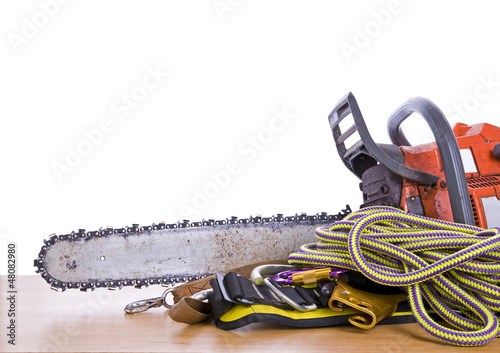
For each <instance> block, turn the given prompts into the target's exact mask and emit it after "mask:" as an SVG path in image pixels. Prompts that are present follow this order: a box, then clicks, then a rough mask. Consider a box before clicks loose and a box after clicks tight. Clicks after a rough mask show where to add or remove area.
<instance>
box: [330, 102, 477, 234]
mask: <svg viewBox="0 0 500 353" xmlns="http://www.w3.org/2000/svg"><path fill="white" fill-rule="evenodd" d="M414 112H418V113H420V114H421V115H422V116H423V117H424V118H425V119H426V120H427V122H428V124H429V125H430V126H431V129H432V130H433V133H434V135H435V137H436V140H438V139H439V140H442V141H440V142H439V143H438V149H439V152H440V153H441V156H442V159H449V160H447V161H446V163H447V166H446V167H445V177H446V180H447V182H448V180H451V183H449V182H448V191H449V197H450V203H451V207H452V213H453V218H454V220H455V222H458V223H464V224H470V225H474V224H475V221H474V216H473V213H472V206H471V204H470V202H468V200H469V195H468V190H467V183H466V181H465V172H464V169H463V164H462V160H461V158H460V151H459V149H458V145H457V142H456V139H455V136H454V134H453V131H452V130H451V127H450V126H449V124H448V122H447V121H446V118H445V117H444V115H443V113H442V112H441V111H440V110H439V108H437V107H436V106H435V105H434V104H433V103H432V102H430V101H429V100H427V99H424V98H413V99H410V100H408V101H407V102H406V103H404V104H403V105H401V106H400V107H399V108H398V109H397V110H396V111H395V112H394V113H393V114H392V115H391V117H390V118H389V131H390V135H391V139H393V143H394V144H395V145H398V146H399V145H408V140H407V139H406V137H404V134H403V133H402V131H401V127H400V125H401V123H402V122H403V121H404V120H405V119H406V118H407V117H409V116H410V115H411V114H413V113H414ZM348 115H352V118H353V120H354V125H352V126H351V127H349V128H348V129H347V130H346V131H344V132H342V131H341V130H340V126H339V124H340V122H341V121H342V120H343V119H344V118H345V117H346V116H348ZM328 120H329V122H330V128H331V130H332V134H333V138H334V140H335V144H336V146H337V151H338V153H339V155H340V158H341V159H342V161H343V162H344V164H345V165H346V167H347V168H348V169H349V170H350V171H351V172H352V173H354V174H355V175H356V176H357V177H358V178H360V179H361V177H362V175H363V173H364V172H365V171H366V170H367V169H368V168H370V167H372V166H374V165H376V164H377V163H380V164H382V165H383V166H385V167H386V168H387V169H388V170H390V171H391V172H392V173H394V174H396V175H398V176H400V177H402V178H404V179H408V180H413V181H416V182H418V183H420V184H423V185H436V184H437V182H438V181H439V180H440V179H441V178H440V177H439V176H437V175H434V174H429V173H426V172H423V171H421V170H417V169H413V168H409V167H407V166H406V165H404V164H403V163H402V162H400V161H399V160H398V159H400V157H401V155H400V152H399V149H397V148H396V149H397V150H398V151H396V152H395V151H394V149H392V150H391V149H389V148H387V147H386V146H385V147H384V146H383V145H379V144H377V143H375V141H374V140H373V139H372V137H371V135H370V133H369V132H368V128H367V126H366V123H365V120H364V118H363V115H362V114H361V111H360V109H359V106H358V103H357V102H356V99H355V98H354V95H353V94H352V93H351V92H349V93H348V94H347V95H345V96H344V97H343V98H342V99H341V100H340V102H339V103H338V104H337V106H336V107H335V108H334V109H333V111H332V112H331V114H330V115H329V117H328ZM445 126H447V127H445ZM436 130H439V133H437V131H436ZM355 132H358V134H359V137H360V140H358V141H357V142H356V143H354V144H353V145H352V146H350V147H349V148H347V147H346V145H345V141H346V140H347V139H348V138H349V137H350V136H352V135H353V134H354V133H355ZM436 134H437V135H436ZM382 147H384V148H383V149H384V150H383V149H382ZM389 147H390V146H389ZM392 147H394V148H395V146H392ZM398 153H399V155H398ZM444 156H446V157H444ZM398 157H399V158H398ZM443 166H444V165H443Z"/></svg>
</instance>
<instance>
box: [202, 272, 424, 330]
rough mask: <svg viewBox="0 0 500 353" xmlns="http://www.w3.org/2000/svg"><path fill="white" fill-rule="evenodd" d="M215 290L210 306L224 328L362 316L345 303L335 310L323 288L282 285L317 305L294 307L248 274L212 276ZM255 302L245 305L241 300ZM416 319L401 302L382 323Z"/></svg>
mask: <svg viewBox="0 0 500 353" xmlns="http://www.w3.org/2000/svg"><path fill="white" fill-rule="evenodd" d="M211 284H212V287H213V293H212V296H211V297H210V307H211V310H212V317H213V320H214V323H215V325H216V326H217V327H218V328H221V329H224V330H233V329H237V328H240V327H242V326H245V325H248V324H251V323H256V322H268V323H276V324H280V325H286V326H291V327H304V328H305V327H325V326H334V325H344V324H348V323H349V322H350V321H349V320H350V318H352V317H353V316H355V315H358V316H359V313H360V311H358V310H356V309H354V308H352V307H348V306H346V307H345V308H343V309H342V311H334V310H331V309H330V308H328V307H325V305H323V304H321V301H320V297H319V296H320V294H321V292H320V287H319V286H317V287H314V288H304V287H295V288H294V287H282V288H281V290H282V291H283V292H284V293H286V295H287V296H289V297H293V298H294V299H295V300H296V301H297V302H299V301H300V302H301V303H302V304H303V305H310V304H313V303H314V304H316V305H317V306H318V309H317V310H313V311H307V312H304V311H298V310H293V309H292V308H291V307H290V306H288V305H287V304H285V303H284V302H283V301H282V300H281V299H279V298H278V297H276V296H275V295H274V293H272V291H270V290H269V288H268V287H266V286H264V285H262V286H257V285H255V284H253V283H251V281H250V280H248V279H247V278H245V277H242V276H237V275H236V274H234V273H232V274H228V275H226V276H224V277H223V280H221V279H220V278H219V279H212V281H211ZM252 301H253V302H254V304H252V305H243V304H241V303H242V302H248V303H249V302H252ZM408 322H414V319H413V315H412V313H411V311H410V310H409V306H408V303H407V302H406V301H405V302H402V303H399V305H398V306H397V310H396V312H395V313H394V314H393V315H392V316H390V317H388V318H386V319H384V320H383V321H382V323H383V324H395V323H408Z"/></svg>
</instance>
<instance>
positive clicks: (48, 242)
mask: <svg viewBox="0 0 500 353" xmlns="http://www.w3.org/2000/svg"><path fill="white" fill-rule="evenodd" d="M351 212H352V211H351V208H350V207H349V205H346V208H345V209H343V210H342V211H340V212H339V213H338V214H333V215H332V214H327V213H326V212H321V213H318V214H316V215H308V214H306V213H301V214H295V215H294V216H283V214H277V215H276V216H271V217H262V216H260V215H256V216H250V217H248V218H238V217H234V216H233V217H231V218H226V219H224V220H214V219H208V220H201V221H198V222H190V221H189V220H183V221H182V222H177V223H169V224H166V223H165V222H160V223H158V224H155V223H153V224H151V225H149V226H142V227H141V226H139V225H138V224H132V226H126V227H124V228H116V229H115V228H113V227H106V228H100V229H99V230H96V231H90V232H87V231H85V229H78V231H76V232H75V231H73V232H71V233H69V234H64V235H56V234H51V235H50V236H49V238H48V239H45V240H44V241H43V242H44V244H45V245H43V246H42V248H41V250H40V252H39V253H38V257H37V258H36V259H35V261H34V267H36V268H37V269H36V273H38V274H40V275H41V276H42V278H43V279H45V281H46V282H47V283H48V284H49V285H50V286H51V288H52V289H53V290H56V291H57V290H59V289H61V290H62V291H65V290H66V289H80V290H81V291H87V290H88V289H91V290H94V289H95V288H108V289H110V290H117V289H122V288H123V287H124V286H135V287H136V288H141V287H143V286H149V285H150V284H161V285H164V286H174V285H176V284H180V283H186V282H191V281H194V280H197V279H200V278H202V277H205V276H206V275H203V276H182V277H176V276H164V277H161V278H146V279H145V278H137V279H132V280H115V281H88V282H71V283H69V282H62V281H59V280H57V279H56V278H53V277H52V276H51V275H50V274H49V273H48V272H47V270H46V269H45V268H44V258H45V255H46V253H47V251H48V250H49V249H50V247H51V246H52V245H54V244H56V243H57V242H60V241H76V240H80V239H85V240H90V239H92V238H96V237H102V236H106V235H111V234H119V235H122V236H129V235H140V234H143V233H148V232H151V231H154V230H172V231H174V230H175V229H184V228H201V227H217V226H223V225H236V224H266V225H270V224H272V223H280V224H281V223H287V224H289V225H290V224H291V225H293V224H297V225H300V224H303V223H306V222H331V223H333V222H336V221H339V220H341V219H342V218H344V217H345V216H347V215H348V214H350V213H351Z"/></svg>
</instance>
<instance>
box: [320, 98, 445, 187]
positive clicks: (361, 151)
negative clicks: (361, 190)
mask: <svg viewBox="0 0 500 353" xmlns="http://www.w3.org/2000/svg"><path fill="white" fill-rule="evenodd" d="M349 115H352V119H353V120H354V125H352V126H351V127H350V128H348V129H347V130H345V131H341V129H340V122H341V121H342V120H343V119H344V118H345V117H347V116H349ZM328 120H329V122H330V129H331V130H332V134H333V139H334V140H335V144H336V146H337V152H338V153H339V155H340V158H341V159H342V161H343V162H344V164H345V165H346V167H347V168H348V169H349V170H350V171H351V172H352V173H354V174H355V175H356V176H357V177H358V178H360V179H361V177H362V175H363V173H364V172H365V171H366V170H367V169H368V168H370V167H372V166H374V165H376V164H377V163H380V164H382V165H383V166H385V167H386V168H387V169H389V170H390V171H391V172H392V173H394V174H396V175H399V176H400V177H402V178H404V179H409V180H414V181H417V182H419V183H420V184H424V185H436V183H437V182H438V181H439V179H440V178H439V176H437V175H433V174H429V173H426V172H423V171H421V170H418V169H413V168H409V167H407V166H406V165H405V164H404V161H401V160H398V156H397V155H396V154H394V153H391V151H390V149H389V148H388V147H387V146H382V145H379V144H377V143H375V141H374V140H373V138H372V137H371V135H370V133H369V131H368V128H367V126H366V123H365V120H364V118H363V115H362V114H361V111H360V109H359V106H358V103H357V101H356V98H354V95H353V94H352V93H351V92H349V93H348V94H346V95H345V96H344V97H343V98H342V99H341V100H340V101H339V102H338V103H337V105H336V106H335V108H334V109H333V111H332V112H331V113H330V115H329V116H328ZM355 132H357V133H358V135H359V138H360V139H359V140H358V141H357V142H356V143H354V144H353V145H352V146H350V147H347V146H346V140H347V139H348V138H349V137H351V136H353V135H354V133H355ZM389 147H393V148H396V147H394V146H389ZM396 150H397V148H396ZM393 152H394V151H393ZM397 153H399V154H400V152H399V151H397Z"/></svg>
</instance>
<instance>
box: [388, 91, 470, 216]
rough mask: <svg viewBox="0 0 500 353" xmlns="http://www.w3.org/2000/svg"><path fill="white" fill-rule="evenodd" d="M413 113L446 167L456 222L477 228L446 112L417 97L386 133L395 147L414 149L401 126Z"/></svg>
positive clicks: (392, 119)
mask: <svg viewBox="0 0 500 353" xmlns="http://www.w3.org/2000/svg"><path fill="white" fill-rule="evenodd" d="M413 113H418V114H420V115H421V116H422V117H423V118H424V119H425V121H426V122H427V124H428V125H429V127H430V128H431V130H432V133H433V134H434V138H435V140H436V144H437V146H438V151H439V155H440V156H441V162H442V164H443V169H444V174H445V179H446V184H447V188H448V195H449V197H450V203H451V209H452V213H453V219H454V221H455V222H457V223H463V224H469V225H475V221H474V214H473V211H472V205H471V203H470V197H469V191H468V188H467V180H466V179H465V171H464V166H463V163H462V158H461V156H460V149H459V148H458V144H457V140H456V138H455V135H454V134H453V130H452V129H451V126H450V124H449V123H448V120H446V118H445V116H444V114H443V112H442V111H441V110H440V109H439V108H438V107H437V106H436V105H435V104H434V103H432V102H431V101H430V100H428V99H427V98H422V97H415V98H411V99H409V100H407V101H406V102H405V103H403V104H402V105H401V106H399V108H397V109H396V110H395V111H394V112H393V113H392V114H391V116H390V117H389V120H388V122H387V130H388V133H389V137H390V138H391V141H392V143H393V144H395V145H396V146H398V147H399V146H411V144H410V143H409V142H408V140H407V138H406V137H405V135H404V133H403V131H402V127H401V124H402V123H403V122H404V121H405V120H406V119H407V118H408V117H410V116H411V115H412V114H413Z"/></svg>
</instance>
